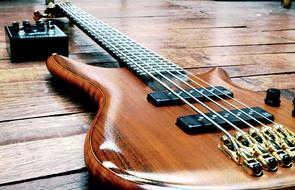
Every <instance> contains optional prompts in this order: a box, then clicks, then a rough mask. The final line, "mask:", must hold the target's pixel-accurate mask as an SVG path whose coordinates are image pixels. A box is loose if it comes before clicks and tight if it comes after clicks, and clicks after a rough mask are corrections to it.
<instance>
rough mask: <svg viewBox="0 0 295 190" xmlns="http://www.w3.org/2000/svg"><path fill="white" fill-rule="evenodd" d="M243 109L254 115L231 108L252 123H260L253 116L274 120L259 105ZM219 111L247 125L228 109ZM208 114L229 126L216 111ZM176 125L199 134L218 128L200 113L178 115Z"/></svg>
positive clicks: (229, 118)
mask: <svg viewBox="0 0 295 190" xmlns="http://www.w3.org/2000/svg"><path fill="white" fill-rule="evenodd" d="M241 110H242V111H244V112H245V113H247V114H249V115H251V116H252V117H249V116H247V115H246V114H244V113H243V112H242V111H240V110H231V112H232V113H233V114H235V115H238V116H239V117H240V118H241V119H243V120H245V121H247V122H248V123H250V124H252V125H257V124H258V123H257V122H256V121H255V120H254V119H253V118H255V119H256V120H258V121H260V122H262V123H264V124H268V123H270V120H271V121H273V120H274V116H273V115H272V114H270V113H268V112H266V111H265V110H263V109H261V108H259V107H253V108H243V109H241ZM218 113H219V114H220V115H221V116H223V117H224V118H226V119H227V120H228V121H230V122H231V123H233V124H234V125H236V126H238V127H246V126H247V125H245V123H244V122H242V121H240V120H239V119H238V118H237V117H235V116H233V115H232V114H230V113H229V112H227V111H221V112H218ZM257 113H259V114H257ZM206 115H207V116H208V117H210V118H211V119H212V120H213V121H215V122H216V123H217V124H219V125H220V126H222V127H224V128H227V127H228V126H229V125H228V124H227V123H226V122H225V121H224V120H223V119H221V118H220V117H218V116H217V115H215V114H214V113H211V112H210V113H207V114H206ZM266 118H267V119H266ZM176 125H177V126H178V127H180V128H181V129H182V130H183V131H185V132H186V133H188V134H198V133H205V132H212V131H216V130H217V129H216V128H215V127H214V126H213V124H212V123H211V122H210V121H208V120H206V119H205V118H204V117H203V116H201V115H200V114H197V115H189V116H183V117H178V118H177V121H176Z"/></svg>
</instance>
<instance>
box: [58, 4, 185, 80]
mask: <svg viewBox="0 0 295 190" xmlns="http://www.w3.org/2000/svg"><path fill="white" fill-rule="evenodd" d="M57 7H58V8H59V9H60V10H61V11H63V13H64V14H65V15H66V16H67V17H68V18H69V19H70V20H71V21H72V22H74V23H75V24H76V25H77V26H78V27H79V28H80V29H81V30H82V31H84V32H85V33H86V34H87V35H88V36H89V37H90V38H92V39H93V40H94V41H95V42H96V43H98V45H100V46H101V47H102V48H103V49H105V50H106V51H107V52H108V53H110V54H111V55H112V56H113V57H114V58H115V59H117V60H118V61H119V62H120V63H121V64H123V65H126V66H127V67H128V68H129V69H130V70H132V71H133V72H134V73H135V74H136V75H137V76H139V77H141V78H142V79H146V78H149V77H148V76H149V74H148V73H150V74H153V75H157V73H158V72H160V73H164V72H167V71H169V72H174V73H175V72H181V69H180V68H179V67H178V66H177V65H175V64H174V63H172V62H170V61H168V60H167V59H165V58H163V57H161V56H160V55H158V54H156V53H155V52H153V51H151V50H149V49H147V48H145V47H143V46H142V45H140V44H138V43H137V42H135V41H134V40H132V39H131V38H129V37H127V36H125V35H124V34H122V33H120V32H119V31H117V30H116V29H114V28H113V27H111V26H109V25H107V24H105V23H104V22H102V21H100V20H98V19H97V18H95V17H94V16H92V15H90V14H88V13H87V12H85V11H83V10H81V9H79V8H78V7H76V6H74V5H72V4H70V3H69V2H65V3H59V4H57Z"/></svg>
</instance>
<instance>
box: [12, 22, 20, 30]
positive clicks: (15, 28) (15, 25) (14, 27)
mask: <svg viewBox="0 0 295 190" xmlns="http://www.w3.org/2000/svg"><path fill="white" fill-rule="evenodd" d="M12 31H13V32H14V33H17V32H18V31H19V23H18V22H16V21H13V22H12Z"/></svg>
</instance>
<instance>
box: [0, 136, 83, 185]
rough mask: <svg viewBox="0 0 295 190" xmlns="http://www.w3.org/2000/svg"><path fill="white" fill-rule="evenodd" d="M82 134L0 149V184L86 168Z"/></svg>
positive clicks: (11, 145) (12, 145) (0, 147)
mask: <svg viewBox="0 0 295 190" xmlns="http://www.w3.org/2000/svg"><path fill="white" fill-rule="evenodd" d="M84 138H85V134H81V135H75V136H70V137H63V138H53V139H45V140H39V141H31V142H24V143H17V144H10V145H5V146H0V160H1V162H0V184H5V183H11V182H16V181H23V180H28V179H33V178H38V177H42V176H48V175H54V174H59V173H64V172H69V171H75V170H81V169H83V168H85V165H84V158H83V144H84Z"/></svg>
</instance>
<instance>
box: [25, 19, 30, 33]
mask: <svg viewBox="0 0 295 190" xmlns="http://www.w3.org/2000/svg"><path fill="white" fill-rule="evenodd" d="M23 27H24V31H25V33H30V32H32V25H31V23H30V21H29V20H24V21H23Z"/></svg>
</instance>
